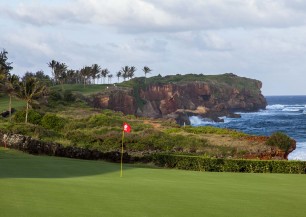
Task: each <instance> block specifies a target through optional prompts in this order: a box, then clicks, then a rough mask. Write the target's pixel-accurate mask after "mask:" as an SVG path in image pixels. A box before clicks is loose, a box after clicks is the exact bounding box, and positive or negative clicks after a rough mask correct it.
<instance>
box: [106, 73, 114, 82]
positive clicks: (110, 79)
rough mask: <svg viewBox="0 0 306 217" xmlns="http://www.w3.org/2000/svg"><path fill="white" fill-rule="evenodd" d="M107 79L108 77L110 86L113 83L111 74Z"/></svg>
mask: <svg viewBox="0 0 306 217" xmlns="http://www.w3.org/2000/svg"><path fill="white" fill-rule="evenodd" d="M107 77H108V83H109V84H110V83H112V78H113V75H112V74H110V75H107Z"/></svg>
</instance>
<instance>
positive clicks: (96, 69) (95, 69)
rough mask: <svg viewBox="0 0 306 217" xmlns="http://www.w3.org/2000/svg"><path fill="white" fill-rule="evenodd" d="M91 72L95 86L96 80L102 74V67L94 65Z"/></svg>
mask: <svg viewBox="0 0 306 217" xmlns="http://www.w3.org/2000/svg"><path fill="white" fill-rule="evenodd" d="M91 72H92V78H93V81H94V84H95V79H96V78H97V77H98V75H99V74H100V72H101V67H100V66H99V65H98V64H93V65H92V66H91Z"/></svg>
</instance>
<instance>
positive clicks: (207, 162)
mask: <svg viewBox="0 0 306 217" xmlns="http://www.w3.org/2000/svg"><path fill="white" fill-rule="evenodd" d="M153 162H154V163H155V164H156V165H157V166H161V167H168V168H177V169H184V170H195V171H210V172H243V173H291V174H293V173H294V174H306V162H305V161H263V160H245V159H216V158H204V157H199V156H185V155H169V154H155V155H154V156H153Z"/></svg>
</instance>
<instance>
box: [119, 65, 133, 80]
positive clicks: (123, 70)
mask: <svg viewBox="0 0 306 217" xmlns="http://www.w3.org/2000/svg"><path fill="white" fill-rule="evenodd" d="M130 69H131V68H130V67H129V66H124V67H122V68H121V71H120V72H121V76H122V78H123V81H125V79H127V78H128V77H129V72H130Z"/></svg>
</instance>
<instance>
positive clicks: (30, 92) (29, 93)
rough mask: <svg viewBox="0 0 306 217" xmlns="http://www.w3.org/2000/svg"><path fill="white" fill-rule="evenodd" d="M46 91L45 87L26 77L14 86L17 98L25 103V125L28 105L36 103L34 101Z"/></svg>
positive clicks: (37, 81) (32, 78)
mask: <svg viewBox="0 0 306 217" xmlns="http://www.w3.org/2000/svg"><path fill="white" fill-rule="evenodd" d="M46 91H47V87H46V86H45V85H44V84H43V83H41V82H40V81H39V80H37V79H36V78H34V77H26V78H25V79H24V80H23V81H21V82H19V84H18V85H17V86H16V95H17V97H18V98H20V99H22V100H24V101H26V103H27V106H26V116H25V123H28V113H29V107H30V104H32V103H33V102H36V99H37V98H39V97H41V96H42V95H44V94H45V93H46Z"/></svg>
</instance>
